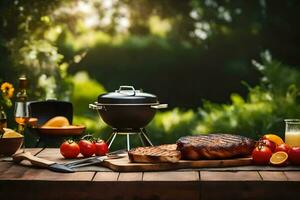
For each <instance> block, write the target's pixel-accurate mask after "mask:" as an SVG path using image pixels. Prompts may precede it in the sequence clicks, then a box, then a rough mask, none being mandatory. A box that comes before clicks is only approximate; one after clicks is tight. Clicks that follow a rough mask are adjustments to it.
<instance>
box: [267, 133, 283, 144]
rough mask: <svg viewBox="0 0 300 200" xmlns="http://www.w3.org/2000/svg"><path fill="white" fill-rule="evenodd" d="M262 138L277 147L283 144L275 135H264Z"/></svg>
mask: <svg viewBox="0 0 300 200" xmlns="http://www.w3.org/2000/svg"><path fill="white" fill-rule="evenodd" d="M263 138H265V139H268V140H270V141H272V142H274V143H275V144H277V145H281V144H283V143H284V141H283V140H282V139H281V137H279V136H278V135H275V134H266V135H264V137H263Z"/></svg>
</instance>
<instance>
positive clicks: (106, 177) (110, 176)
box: [93, 172, 119, 181]
mask: <svg viewBox="0 0 300 200" xmlns="http://www.w3.org/2000/svg"><path fill="white" fill-rule="evenodd" d="M118 176H119V173H118V172H97V173H96V175H95V177H94V179H93V181H117V180H118Z"/></svg>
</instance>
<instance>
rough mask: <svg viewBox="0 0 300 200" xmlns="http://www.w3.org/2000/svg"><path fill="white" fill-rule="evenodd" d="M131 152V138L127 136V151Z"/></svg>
mask: <svg viewBox="0 0 300 200" xmlns="http://www.w3.org/2000/svg"><path fill="white" fill-rule="evenodd" d="M129 150H130V136H129V134H127V151H129Z"/></svg>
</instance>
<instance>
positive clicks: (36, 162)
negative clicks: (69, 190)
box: [12, 152, 75, 173]
mask: <svg viewBox="0 0 300 200" xmlns="http://www.w3.org/2000/svg"><path fill="white" fill-rule="evenodd" d="M12 158H13V161H14V162H15V163H20V162H21V161H23V160H28V161H29V162H30V163H31V164H32V165H33V166H36V167H42V168H47V169H49V170H51V171H55V172H63V173H73V172H75V171H74V170H73V169H71V168H69V167H67V166H65V165H62V164H58V163H56V162H53V161H50V160H46V159H43V158H39V157H37V156H34V155H32V154H31V153H30V152H25V153H18V154H15V155H13V156H12Z"/></svg>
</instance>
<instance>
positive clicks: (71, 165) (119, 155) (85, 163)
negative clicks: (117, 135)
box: [63, 149, 127, 169]
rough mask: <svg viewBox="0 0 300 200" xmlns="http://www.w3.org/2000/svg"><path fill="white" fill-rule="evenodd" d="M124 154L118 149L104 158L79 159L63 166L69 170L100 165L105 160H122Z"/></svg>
mask: <svg viewBox="0 0 300 200" xmlns="http://www.w3.org/2000/svg"><path fill="white" fill-rule="evenodd" d="M125 152H127V151H126V150H125V149H120V150H117V151H113V152H110V153H107V154H106V155H105V156H95V157H90V158H84V159H80V160H75V161H71V162H67V163H64V164H63V165H64V166H66V167H68V168H70V169H73V168H78V167H83V166H89V165H94V164H98V163H101V162H103V161H104V160H106V159H117V158H123V157H125V155H124V153H125Z"/></svg>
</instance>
